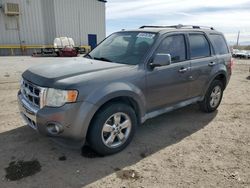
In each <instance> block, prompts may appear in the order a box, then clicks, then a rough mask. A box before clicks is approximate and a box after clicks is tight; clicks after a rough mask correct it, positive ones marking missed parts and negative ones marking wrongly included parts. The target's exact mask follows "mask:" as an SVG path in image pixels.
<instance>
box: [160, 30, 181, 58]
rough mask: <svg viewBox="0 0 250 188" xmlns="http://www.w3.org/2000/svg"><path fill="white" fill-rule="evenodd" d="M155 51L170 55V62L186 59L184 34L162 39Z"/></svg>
mask: <svg viewBox="0 0 250 188" xmlns="http://www.w3.org/2000/svg"><path fill="white" fill-rule="evenodd" d="M156 53H164V54H170V55H171V61H172V63H177V62H180V61H184V60H186V43H185V37H184V35H172V36H169V37H166V38H165V39H163V41H162V43H161V45H160V47H159V48H158V49H157V51H156Z"/></svg>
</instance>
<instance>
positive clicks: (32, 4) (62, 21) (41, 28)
mask: <svg viewBox="0 0 250 188" xmlns="http://www.w3.org/2000/svg"><path fill="white" fill-rule="evenodd" d="M105 2H106V1H105V0H0V7H1V8H0V55H6V53H9V50H6V49H3V46H8V45H9V46H15V47H18V46H23V47H32V46H34V45H36V46H40V45H53V40H54V38H56V37H62V36H67V37H71V38H73V39H74V41H75V44H76V46H82V45H89V46H92V47H93V46H95V45H96V43H98V42H100V41H101V40H103V39H104V38H105V35H106V34H105V30H106V28H105ZM1 46H2V48H1ZM17 51H18V50H17Z"/></svg>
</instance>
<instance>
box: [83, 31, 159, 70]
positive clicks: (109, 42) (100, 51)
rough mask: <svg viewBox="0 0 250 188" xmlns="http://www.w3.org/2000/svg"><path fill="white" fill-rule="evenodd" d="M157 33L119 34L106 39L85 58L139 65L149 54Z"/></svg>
mask: <svg viewBox="0 0 250 188" xmlns="http://www.w3.org/2000/svg"><path fill="white" fill-rule="evenodd" d="M155 38H156V33H149V32H119V33H114V34H112V35H111V36H109V37H108V38H106V39H105V40H104V41H103V42H102V43H101V44H100V45H98V46H97V47H96V48H95V49H93V50H92V51H91V52H90V53H89V54H88V55H86V56H85V57H88V58H93V59H97V60H102V61H108V62H115V63H122V64H128V65H137V64H139V62H140V61H141V60H142V59H143V57H144V56H145V55H146V54H147V51H148V50H149V49H150V48H151V46H152V45H153V43H154V41H155Z"/></svg>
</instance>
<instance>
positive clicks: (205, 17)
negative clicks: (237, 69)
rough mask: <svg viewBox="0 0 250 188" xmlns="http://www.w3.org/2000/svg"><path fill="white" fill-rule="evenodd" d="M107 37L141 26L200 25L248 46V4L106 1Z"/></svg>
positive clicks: (246, 0) (241, 0)
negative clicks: (122, 30) (210, 27)
mask: <svg viewBox="0 0 250 188" xmlns="http://www.w3.org/2000/svg"><path fill="white" fill-rule="evenodd" d="M106 10H107V35H109V34H111V33H112V32H115V31H119V30H121V29H133V28H138V27H139V26H141V25H176V24H186V25H203V26H213V27H214V28H215V29H217V30H219V31H222V32H223V33H224V34H225V36H226V38H227V40H228V42H230V43H231V44H232V43H236V39H237V33H238V31H239V30H240V31H241V35H240V43H242V44H245V43H249V44H250V0H108V3H107V4H106Z"/></svg>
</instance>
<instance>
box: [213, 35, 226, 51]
mask: <svg viewBox="0 0 250 188" xmlns="http://www.w3.org/2000/svg"><path fill="white" fill-rule="evenodd" d="M210 39H211V41H212V44H213V47H214V50H215V53H216V54H217V55H222V54H228V53H229V51H228V47H227V43H226V41H225V39H224V37H223V36H222V35H218V34H211V35H210Z"/></svg>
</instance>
